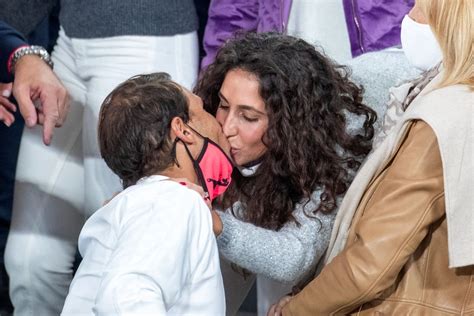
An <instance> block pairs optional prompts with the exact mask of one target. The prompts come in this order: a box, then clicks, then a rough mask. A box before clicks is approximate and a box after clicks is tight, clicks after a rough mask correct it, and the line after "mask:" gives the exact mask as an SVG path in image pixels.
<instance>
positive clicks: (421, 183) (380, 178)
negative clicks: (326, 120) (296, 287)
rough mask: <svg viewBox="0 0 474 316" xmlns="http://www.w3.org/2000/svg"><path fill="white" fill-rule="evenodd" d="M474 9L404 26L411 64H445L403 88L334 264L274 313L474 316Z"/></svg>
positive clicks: (433, 10)
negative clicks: (473, 65)
mask: <svg viewBox="0 0 474 316" xmlns="http://www.w3.org/2000/svg"><path fill="white" fill-rule="evenodd" d="M473 12H474V3H473V2H472V1H469V0H416V4H415V6H414V8H413V9H412V10H411V11H410V13H409V15H408V16H406V17H405V18H404V21H403V23H402V34H403V35H402V42H403V48H404V50H405V52H406V53H407V58H408V59H409V60H410V61H411V62H413V64H414V65H420V61H423V63H424V64H426V60H429V61H431V62H433V63H436V56H439V52H441V55H442V63H441V64H440V65H439V66H435V67H434V68H433V69H431V70H430V71H429V72H427V73H426V74H425V76H424V77H423V79H422V80H419V81H417V82H416V83H415V84H411V85H410V84H405V85H403V86H401V87H400V88H399V89H396V90H394V96H395V98H394V99H393V100H392V104H391V108H392V109H393V111H390V109H391V108H389V111H388V112H387V115H386V119H385V122H384V126H383V135H382V137H381V138H380V139H379V141H377V139H376V143H375V145H374V146H375V149H374V151H373V152H372V153H371V154H370V155H369V156H368V158H367V160H366V162H365V163H364V165H363V167H362V168H361V170H359V173H358V174H357V176H356V177H355V179H354V181H353V183H352V185H351V186H350V188H349V190H348V192H347V193H346V196H345V198H344V200H343V202H342V204H341V207H340V210H339V213H338V216H337V218H336V223H335V225H334V230H333V233H332V238H331V243H330V246H329V248H328V252H327V255H326V257H325V262H326V265H325V267H324V268H323V269H322V271H321V272H320V273H319V275H317V276H316V278H315V279H314V280H313V281H311V283H309V284H308V285H307V286H306V287H305V288H303V290H302V291H301V292H299V293H298V294H296V295H295V296H293V297H284V298H282V299H281V300H280V301H279V302H278V303H277V304H275V305H274V306H272V308H271V309H270V310H269V312H268V315H269V316H270V315H271V316H274V315H298V316H304V315H336V314H354V315H355V314H357V315H374V314H387V315H406V314H416V315H460V314H466V315H467V314H472V313H473V312H474V295H472V294H473V292H472V291H473V288H474V284H473V282H474V251H473V248H472V245H473V243H474V222H473V217H472V210H473V209H474V197H473V195H472V191H473V185H472V177H473V174H474V160H473V159H472V154H473V150H474V148H473V145H474V131H473V125H472V113H473V103H472V100H473V98H474V74H473V71H472V56H474V45H473V37H472V34H473V33H474V20H473V19H474V16H473V14H472V13H473ZM438 50H439V51H438ZM421 56H425V58H421Z"/></svg>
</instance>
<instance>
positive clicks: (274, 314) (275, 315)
mask: <svg viewBox="0 0 474 316" xmlns="http://www.w3.org/2000/svg"><path fill="white" fill-rule="evenodd" d="M290 301H291V296H284V297H282V298H281V299H280V300H279V301H278V303H276V304H273V305H272V306H271V307H270V309H269V310H268V313H267V316H281V315H283V308H284V307H285V305H286V304H288V302H290Z"/></svg>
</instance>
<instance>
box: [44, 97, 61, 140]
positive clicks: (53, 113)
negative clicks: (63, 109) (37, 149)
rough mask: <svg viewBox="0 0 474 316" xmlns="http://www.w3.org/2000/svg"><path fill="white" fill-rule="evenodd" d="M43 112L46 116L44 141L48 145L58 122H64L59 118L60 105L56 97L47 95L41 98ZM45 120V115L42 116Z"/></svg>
mask: <svg viewBox="0 0 474 316" xmlns="http://www.w3.org/2000/svg"><path fill="white" fill-rule="evenodd" d="M42 96H43V95H42ZM41 104H42V112H43V113H42V114H43V116H44V121H43V122H42V123H43V142H44V143H45V144H46V145H49V144H50V143H51V139H52V137H53V131H54V128H55V127H56V124H62V123H61V122H60V121H59V120H60V119H59V117H60V115H59V106H58V101H57V99H56V98H51V97H48V95H45V97H44V99H42V100H41ZM41 120H43V117H42V118H41Z"/></svg>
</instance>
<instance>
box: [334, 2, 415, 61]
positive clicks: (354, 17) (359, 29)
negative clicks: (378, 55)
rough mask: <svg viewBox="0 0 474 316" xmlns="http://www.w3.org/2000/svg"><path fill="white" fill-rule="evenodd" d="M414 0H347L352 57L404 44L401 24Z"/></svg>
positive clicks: (346, 9) (345, 10) (346, 12)
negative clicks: (401, 39) (401, 42)
mask: <svg viewBox="0 0 474 316" xmlns="http://www.w3.org/2000/svg"><path fill="white" fill-rule="evenodd" d="M414 2H415V1H414V0H404V1H401V0H343V4H344V13H345V15H346V23H347V30H348V31H349V38H350V41H351V50H352V56H353V57H355V56H358V55H361V54H364V53H367V52H372V51H378V50H381V49H384V48H387V47H392V46H396V45H400V25H401V23H402V19H403V17H404V16H405V14H407V13H408V11H410V9H411V8H412V7H413V5H414Z"/></svg>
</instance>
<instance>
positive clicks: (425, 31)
mask: <svg viewBox="0 0 474 316" xmlns="http://www.w3.org/2000/svg"><path fill="white" fill-rule="evenodd" d="M400 37H401V41H402V47H403V51H404V52H405V56H406V57H407V59H408V61H409V62H410V63H411V64H412V65H413V66H415V67H416V68H418V69H421V70H424V71H427V70H429V69H431V68H433V67H434V66H436V65H437V64H439V62H441V60H442V59H443V54H442V53H441V48H440V47H439V44H438V41H437V40H436V38H435V36H434V34H433V32H432V31H431V28H430V26H429V25H428V24H421V23H418V22H415V21H414V20H413V19H412V18H410V17H409V16H408V15H405V17H404V18H403V21H402V30H401V34H400Z"/></svg>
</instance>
